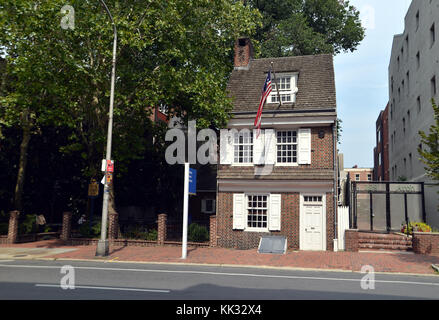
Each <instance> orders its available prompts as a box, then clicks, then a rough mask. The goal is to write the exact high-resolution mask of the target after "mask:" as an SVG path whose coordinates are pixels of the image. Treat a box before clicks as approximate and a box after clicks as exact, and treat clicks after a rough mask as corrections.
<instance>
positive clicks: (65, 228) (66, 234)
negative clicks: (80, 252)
mask: <svg viewBox="0 0 439 320" xmlns="http://www.w3.org/2000/svg"><path fill="white" fill-rule="evenodd" d="M71 232H72V213H71V212H64V213H63V215H62V231H61V237H60V239H61V240H63V241H68V240H69V239H70V236H71Z"/></svg>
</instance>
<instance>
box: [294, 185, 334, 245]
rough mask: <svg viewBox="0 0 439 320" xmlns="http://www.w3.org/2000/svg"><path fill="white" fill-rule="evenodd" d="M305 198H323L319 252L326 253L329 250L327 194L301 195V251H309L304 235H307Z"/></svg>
mask: <svg viewBox="0 0 439 320" xmlns="http://www.w3.org/2000/svg"><path fill="white" fill-rule="evenodd" d="M304 196H318V197H322V221H321V226H322V246H321V250H319V251H326V248H327V244H326V241H327V240H326V231H327V230H326V215H327V212H326V194H325V193H311V192H310V193H308V192H307V193H301V194H300V208H299V211H300V212H299V215H300V218H299V249H300V250H309V249H306V248H305V238H304V234H305V230H304V213H305V210H304V199H303V197H304Z"/></svg>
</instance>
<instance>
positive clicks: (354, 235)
mask: <svg viewBox="0 0 439 320" xmlns="http://www.w3.org/2000/svg"><path fill="white" fill-rule="evenodd" d="M344 241H345V251H350V252H358V250H359V243H358V230H346V231H345V235H344Z"/></svg>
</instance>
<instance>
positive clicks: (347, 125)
mask: <svg viewBox="0 0 439 320" xmlns="http://www.w3.org/2000/svg"><path fill="white" fill-rule="evenodd" d="M350 3H351V4H352V5H353V6H355V7H356V8H357V9H358V10H359V11H360V13H361V15H360V16H361V20H362V24H363V27H365V28H366V37H365V38H364V40H363V41H362V43H361V44H360V46H358V48H357V50H356V51H354V52H352V53H351V52H349V53H341V54H339V55H337V56H336V57H335V59H334V66H335V83H336V90H337V108H338V110H337V111H338V117H339V118H340V119H341V120H342V121H343V123H342V130H343V132H342V137H341V144H340V145H339V152H340V153H343V154H344V166H345V168H352V167H353V166H354V165H358V167H362V168H368V167H370V168H372V167H373V148H374V147H375V145H376V142H375V130H376V129H375V123H376V120H377V118H378V116H379V114H380V111H381V110H384V108H385V107H386V104H387V102H388V99H389V92H388V67H389V61H390V53H391V49H392V42H393V36H394V35H395V34H399V33H403V32H404V17H405V15H406V13H407V10H408V8H409V6H410V3H411V1H410V0H384V1H383V0H351V1H350Z"/></svg>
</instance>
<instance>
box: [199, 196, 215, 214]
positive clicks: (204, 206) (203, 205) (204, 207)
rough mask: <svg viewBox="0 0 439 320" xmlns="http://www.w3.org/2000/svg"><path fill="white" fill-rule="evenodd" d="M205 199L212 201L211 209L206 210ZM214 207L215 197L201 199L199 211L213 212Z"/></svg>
mask: <svg viewBox="0 0 439 320" xmlns="http://www.w3.org/2000/svg"><path fill="white" fill-rule="evenodd" d="M207 201H212V210H207ZM203 203H204V204H203ZM215 207H216V200H215V199H211V198H206V199H201V211H202V212H203V213H215Z"/></svg>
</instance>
